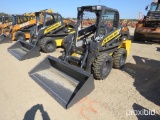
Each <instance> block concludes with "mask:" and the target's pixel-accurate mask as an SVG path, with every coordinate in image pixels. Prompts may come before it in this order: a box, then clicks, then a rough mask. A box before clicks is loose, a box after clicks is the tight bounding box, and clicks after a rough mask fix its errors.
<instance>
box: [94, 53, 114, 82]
mask: <svg viewBox="0 0 160 120" xmlns="http://www.w3.org/2000/svg"><path fill="white" fill-rule="evenodd" d="M112 66H113V59H112V57H111V56H110V55H108V54H107V53H101V54H100V55H98V57H97V58H96V59H95V60H94V62H93V64H92V73H93V76H94V78H95V79H96V80H104V79H105V78H107V76H108V75H109V73H110V72H111V69H112Z"/></svg>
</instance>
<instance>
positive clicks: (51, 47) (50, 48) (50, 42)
mask: <svg viewBox="0 0 160 120" xmlns="http://www.w3.org/2000/svg"><path fill="white" fill-rule="evenodd" d="M40 47H41V50H42V51H43V52H45V53H50V52H54V51H55V50H56V47H57V45H56V41H55V40H54V39H53V38H51V37H44V38H43V39H42V40H40Z"/></svg>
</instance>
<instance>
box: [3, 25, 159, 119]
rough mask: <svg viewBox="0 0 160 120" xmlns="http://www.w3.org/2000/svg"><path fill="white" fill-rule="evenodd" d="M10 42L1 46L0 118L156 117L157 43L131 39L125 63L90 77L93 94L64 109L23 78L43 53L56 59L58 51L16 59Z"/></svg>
mask: <svg viewBox="0 0 160 120" xmlns="http://www.w3.org/2000/svg"><path fill="white" fill-rule="evenodd" d="M130 32H131V35H132V36H133V32H134V29H133V28H130ZM11 44H13V43H7V44H1V45H0V51H1V54H0V63H1V66H0V71H1V72H0V81H1V84H0V105H1V107H0V110H1V112H0V120H22V119H24V120H64V119H66V120H160V107H159V106H160V45H159V44H157V43H148V42H140V43H135V42H133V43H132V46H131V53H130V55H129V57H128V59H127V63H126V65H125V66H124V67H123V68H122V69H121V70H117V69H112V71H111V73H110V75H109V76H108V77H107V79H106V80H104V81H94V82H95V89H94V90H93V92H92V93H91V94H89V95H88V96H87V97H85V98H84V99H82V100H81V101H79V102H78V103H77V104H75V105H74V106H73V107H71V108H69V109H67V110H65V109H64V108H63V107H61V106H60V105H59V104H58V103H57V102H56V101H55V100H54V99H53V98H52V97H51V96H49V95H48V94H47V93H46V92H45V91H44V90H43V89H42V88H41V87H40V86H38V85H37V84H36V83H35V82H34V81H33V80H32V79H31V78H30V77H29V76H28V71H30V70H31V69H32V68H33V67H34V66H35V65H36V64H37V63H39V62H40V61H41V60H42V59H43V58H44V57H45V56H47V55H52V56H55V57H58V56H59V55H60V51H62V49H61V48H58V49H57V50H56V52H54V53H51V54H44V53H41V56H40V57H37V58H34V59H29V60H24V61H18V60H17V59H15V58H14V57H13V56H12V55H11V54H9V53H8V52H7V48H8V47H9V46H10V45H11ZM144 111H145V114H146V115H142V114H143V112H144ZM134 112H135V113H136V114H138V115H135V114H134ZM147 114H152V115H147ZM153 114H154V115H153Z"/></svg>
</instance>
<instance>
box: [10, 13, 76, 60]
mask: <svg viewBox="0 0 160 120" xmlns="http://www.w3.org/2000/svg"><path fill="white" fill-rule="evenodd" d="M35 14H36V26H35V27H34V29H33V30H32V31H31V32H30V34H31V37H30V40H29V43H28V42H25V41H23V40H18V41H17V42H16V43H15V44H13V45H12V46H10V47H9V48H8V52H10V53H11V54H12V55H13V56H14V57H16V58H17V59H18V60H25V59H30V58H33V57H38V56H39V55H40V50H41V51H43V52H45V53H49V52H53V51H55V49H56V47H57V46H62V40H63V38H64V37H66V36H67V35H68V34H72V33H74V32H75V24H74V23H70V24H65V23H64V22H63V19H62V16H61V15H60V14H58V13H47V12H43V13H42V14H43V18H41V17H40V15H41V12H36V13H35ZM41 19H43V22H42V23H43V24H40V22H41Z"/></svg>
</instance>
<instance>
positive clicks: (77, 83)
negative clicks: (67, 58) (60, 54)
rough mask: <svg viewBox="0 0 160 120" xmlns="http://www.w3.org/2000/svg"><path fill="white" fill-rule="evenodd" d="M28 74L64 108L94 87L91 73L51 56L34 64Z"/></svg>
mask: <svg viewBox="0 0 160 120" xmlns="http://www.w3.org/2000/svg"><path fill="white" fill-rule="evenodd" d="M29 76H30V77H31V78H32V79H33V80H34V81H36V82H37V83H38V84H39V85H40V86H41V87H42V88H43V89H44V90H46V92H48V93H49V94H50V95H51V96H52V97H53V98H54V99H55V100H56V101H57V102H58V103H59V104H61V105H62V106H63V107H64V108H65V109H67V108H69V107H71V106H72V105H73V104H75V103H76V102H78V101H79V100H80V99H82V98H84V97H85V96H87V95H88V94H89V93H91V91H92V90H93V89H94V79H93V75H92V74H90V73H88V72H85V71H84V70H82V69H81V68H78V67H75V66H73V65H70V64H68V63H66V62H64V61H62V60H60V59H58V58H54V57H51V56H47V57H46V58H45V59H44V60H42V61H41V62H40V63H39V64H38V65H37V66H35V67H34V68H33V69H32V70H31V71H30V72H29Z"/></svg>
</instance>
